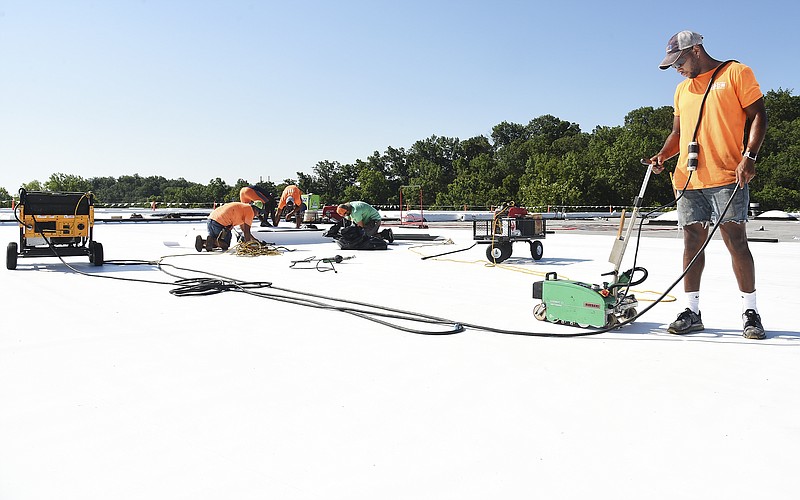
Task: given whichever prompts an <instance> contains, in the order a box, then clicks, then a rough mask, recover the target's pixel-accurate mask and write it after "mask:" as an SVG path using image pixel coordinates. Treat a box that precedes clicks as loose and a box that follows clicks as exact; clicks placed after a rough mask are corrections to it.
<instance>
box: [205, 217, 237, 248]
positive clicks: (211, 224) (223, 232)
mask: <svg viewBox="0 0 800 500" xmlns="http://www.w3.org/2000/svg"><path fill="white" fill-rule="evenodd" d="M206 227H207V228H208V235H209V236H210V237H212V238H216V239H217V240H218V241H220V240H221V241H224V242H225V243H227V244H228V245H230V244H231V236H232V235H231V231H230V230H229V229H228V228H227V227H225V226H223V225H222V224H220V223H219V222H217V221H215V220H213V219H208V222H207V223H206Z"/></svg>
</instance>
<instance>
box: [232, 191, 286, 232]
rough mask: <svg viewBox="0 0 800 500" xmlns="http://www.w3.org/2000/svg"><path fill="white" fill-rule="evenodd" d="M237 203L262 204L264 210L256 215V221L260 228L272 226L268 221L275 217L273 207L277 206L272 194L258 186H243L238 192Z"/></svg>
mask: <svg viewBox="0 0 800 500" xmlns="http://www.w3.org/2000/svg"><path fill="white" fill-rule="evenodd" d="M239 201H241V202H242V203H250V202H253V201H262V202H264V209H263V210H262V211H261V212H260V213H259V214H258V220H260V221H261V227H270V226H272V224H270V223H269V221H271V220H272V219H273V217H275V206H276V205H277V204H278V201H277V200H276V199H275V195H274V194H273V193H272V192H270V191H267V190H266V189H264V188H262V187H261V186H258V185H253V186H245V187H243V188H242V189H240V190H239Z"/></svg>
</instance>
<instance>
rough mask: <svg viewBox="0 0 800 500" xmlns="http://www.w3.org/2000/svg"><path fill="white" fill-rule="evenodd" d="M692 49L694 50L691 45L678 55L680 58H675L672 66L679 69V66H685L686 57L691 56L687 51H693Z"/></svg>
mask: <svg viewBox="0 0 800 500" xmlns="http://www.w3.org/2000/svg"><path fill="white" fill-rule="evenodd" d="M691 50H692V48H691V47H690V48H688V49H685V50H684V51H683V52H684V53H683V54H681V55H680V56H678V58H677V59H676V60H675V62H674V63H672V67H673V68H676V69H677V68H680V67H681V66H683V64H684V63H685V62H686V58H687V57H689V54H688V53H687V51H691Z"/></svg>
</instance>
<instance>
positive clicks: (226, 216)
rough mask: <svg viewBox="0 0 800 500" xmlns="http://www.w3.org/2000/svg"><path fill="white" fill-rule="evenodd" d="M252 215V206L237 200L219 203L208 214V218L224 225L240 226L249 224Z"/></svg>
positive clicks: (250, 223) (251, 220)
mask: <svg viewBox="0 0 800 500" xmlns="http://www.w3.org/2000/svg"><path fill="white" fill-rule="evenodd" d="M254 217H255V215H254V214H253V207H252V206H251V205H250V204H248V203H240V202H238V201H234V202H231V203H226V204H224V205H220V206H219V207H217V208H215V209H214V211H213V212H211V215H209V216H208V218H209V219H211V220H215V221H217V222H219V223H220V224H222V225H223V226H225V227H231V226H241V225H242V224H247V225H248V226H250V225H252V222H253V218H254Z"/></svg>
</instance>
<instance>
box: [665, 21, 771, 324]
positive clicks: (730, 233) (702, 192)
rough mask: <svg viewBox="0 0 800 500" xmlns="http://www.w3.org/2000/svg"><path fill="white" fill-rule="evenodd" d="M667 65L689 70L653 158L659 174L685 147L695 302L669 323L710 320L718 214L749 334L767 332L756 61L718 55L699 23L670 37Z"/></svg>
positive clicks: (686, 226) (762, 125)
mask: <svg viewBox="0 0 800 500" xmlns="http://www.w3.org/2000/svg"><path fill="white" fill-rule="evenodd" d="M659 67H660V68H661V69H668V68H670V67H673V68H676V69H677V70H678V73H680V74H681V76H684V77H686V80H683V81H682V82H681V83H679V84H678V87H677V89H676V90H675V117H674V119H673V122H672V132H671V133H670V134H669V135H668V136H667V138H666V140H665V141H664V145H663V146H662V147H661V151H659V152H658V153H657V154H656V155H655V156H653V157H652V158H650V164H651V165H653V172H654V173H657V174H658V173H660V172H662V171H663V170H664V162H665V161H667V160H668V159H669V158H671V157H673V156H675V155H676V154H680V156H679V158H678V164H677V166H676V167H675V174H674V177H673V179H674V181H673V182H674V187H675V189H676V190H677V192H678V193H679V197H678V200H677V207H678V224H679V225H680V226H681V227H683V267H684V269H686V275H685V276H684V278H683V289H684V292H686V301H687V307H686V309H685V310H684V311H683V312H681V313H680V314H679V315H678V319H677V320H675V321H674V322H672V323H671V324H670V325H669V328H668V331H669V332H670V333H676V334H684V333H690V332H695V331H700V330H702V329H703V328H704V326H703V322H702V320H701V317H700V279H701V277H702V275H703V268H704V266H705V255H704V253H703V252H702V248H703V245H704V244H705V242H706V239H707V238H708V227H709V224H710V223H711V222H715V223H718V224H719V229H720V232H721V234H722V239H723V240H724V241H725V246H726V247H727V248H728V252H729V253H730V255H731V261H732V264H733V272H734V274H735V275H736V282H737V284H738V286H739V291H740V292H741V294H742V310H743V314H742V321H743V324H744V326H743V331H742V335H743V336H744V337H746V338H749V339H763V338H765V337H766V334H765V333H764V328H763V326H762V325H761V316H760V315H759V314H758V309H757V307H756V273H755V264H754V262H753V255H752V254H751V253H750V247H749V246H748V244H747V231H746V228H745V226H746V224H745V223H746V222H747V210H748V208H749V205H750V191H749V186H748V183H749V182H750V181H751V180H752V179H753V177H755V175H756V168H755V163H756V158H757V157H758V151H759V149H760V148H761V143H762V142H763V141H764V135H765V134H766V130H767V112H766V108H765V106H764V98H763V95H762V93H761V89H760V88H759V86H758V82H757V81H756V78H755V76H754V75H753V71H752V70H751V69H750V68H749V67H747V66H745V65H744V64H740V63H738V62H736V61H728V62H722V61H718V60H716V59H713V58H712V57H711V56H709V55H708V53H707V52H706V51H705V48H704V46H703V36H702V35H700V34H698V33H695V32H692V31H681V32H680V33H676V34H675V35H673V36H672V38H670V39H669V41H668V42H667V55H666V57H665V58H664V59H663V60H662V61H661V64H660V65H659ZM715 72H716V75H715V76H714V74H715ZM712 76H713V82H712V81H711V80H712ZM704 95H707V97H706V98H705V104H703V100H704ZM701 113H702V114H701ZM698 122H699V126H698ZM690 162H691V163H690ZM725 207H727V210H723V209H724V208H725ZM695 256H696V257H695ZM692 261H694V264H693V265H692V266H691V267H690V268H688V267H689V264H690V263H691V262H692ZM687 268H688V269H687Z"/></svg>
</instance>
